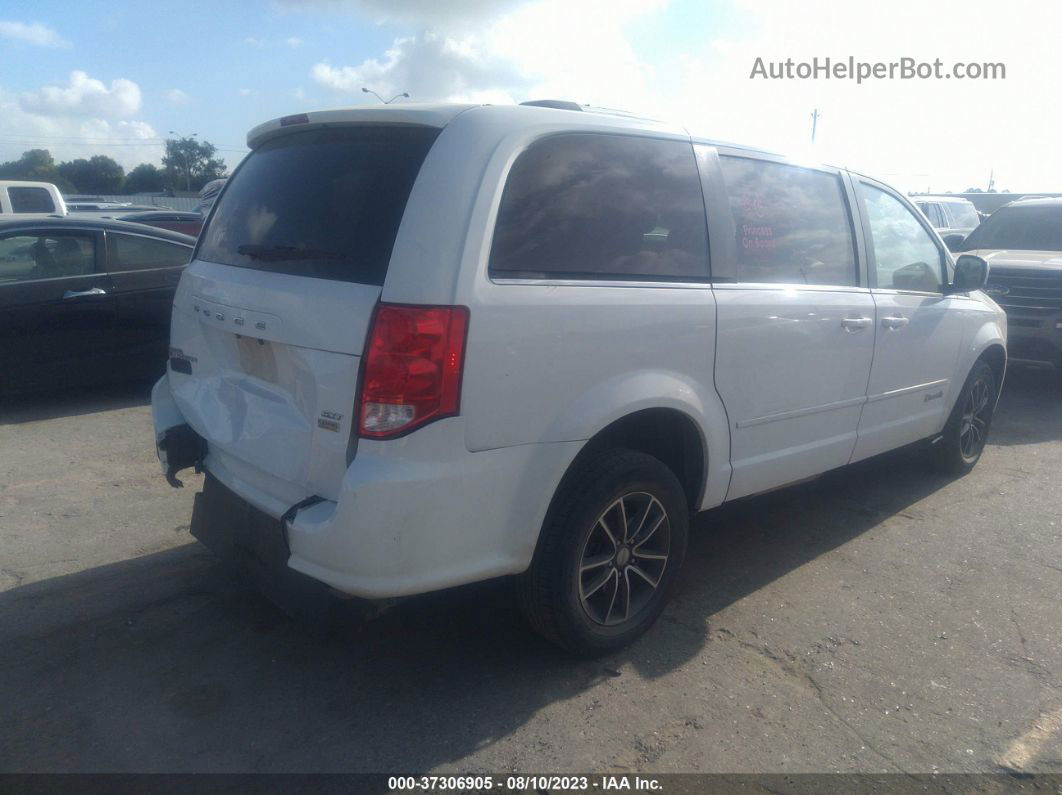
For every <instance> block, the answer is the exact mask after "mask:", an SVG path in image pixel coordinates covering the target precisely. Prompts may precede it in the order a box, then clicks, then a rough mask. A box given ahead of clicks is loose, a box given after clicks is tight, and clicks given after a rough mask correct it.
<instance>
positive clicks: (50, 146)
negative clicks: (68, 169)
mask: <svg viewBox="0 0 1062 795" xmlns="http://www.w3.org/2000/svg"><path fill="white" fill-rule="evenodd" d="M27 149H47V150H49V151H50V152H51V153H52V156H53V157H54V158H55V159H56V161H61V160H73V159H75V158H78V157H85V158H88V157H92V156H93V155H98V154H105V155H108V156H109V157H113V158H114V159H115V160H117V161H118V162H119V163H121V164H122V166H123V167H125V169H126V170H129V169H130V168H132V167H134V166H136V165H137V164H138V163H158V162H159V161H160V160H161V158H162V154H163V152H164V146H163V144H162V143H161V140H160V139H159V136H158V133H157V132H156V131H155V129H154V128H153V127H152V126H151V125H150V124H148V123H147V122H145V121H141V120H136V119H121V120H118V121H114V120H108V119H102V118H97V117H82V118H78V117H73V116H53V115H43V114H37V113H30V112H28V111H27V110H26V109H25V107H24V106H23V104H22V102H21V99H20V98H19V97H17V96H15V95H14V94H10V93H7V92H5V91H3V89H0V161H6V160H15V159H17V158H18V157H19V156H20V155H21V154H22V153H23V152H24V151H26V150H27Z"/></svg>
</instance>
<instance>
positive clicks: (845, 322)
mask: <svg viewBox="0 0 1062 795" xmlns="http://www.w3.org/2000/svg"><path fill="white" fill-rule="evenodd" d="M872 322H873V321H871V319H870V318H869V317H843V318H841V325H842V326H844V327H845V328H846V329H847V330H848V331H859V330H860V329H864V328H869V327H870V324H871V323H872Z"/></svg>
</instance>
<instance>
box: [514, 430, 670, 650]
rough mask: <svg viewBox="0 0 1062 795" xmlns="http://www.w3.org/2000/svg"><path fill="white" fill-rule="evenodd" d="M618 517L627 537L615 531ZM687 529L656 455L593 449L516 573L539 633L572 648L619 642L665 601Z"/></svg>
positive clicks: (610, 646) (639, 629)
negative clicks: (527, 560) (528, 559)
mask: <svg viewBox="0 0 1062 795" xmlns="http://www.w3.org/2000/svg"><path fill="white" fill-rule="evenodd" d="M643 510H644V512H643ZM627 513H629V514H630V516H629V518H627V519H626V520H624V516H625V514H627ZM661 514H662V518H661ZM639 519H640V520H641V522H640V524H639ZM621 525H623V526H625V527H626V528H627V529H626V532H627V533H628V534H629V535H630V536H631V538H629V539H623V540H622V541H619V540H618V537H619V535H620V527H621ZM688 528H689V510H688V508H687V506H686V495H685V493H684V492H683V489H682V485H681V484H680V483H679V481H678V478H676V477H675V474H674V473H673V472H672V471H671V470H670V469H668V467H666V466H665V465H664V464H663V463H661V462H660V461H659V460H657V459H656V458H653V457H652V456H649V455H646V454H644V453H639V452H635V451H633V450H625V449H611V450H604V451H601V452H599V453H597V454H594V455H592V456H591V457H589V458H587V460H585V461H584V462H582V463H581V464H579V465H578V468H577V469H575V470H574V471H572V472H570V473H569V474H568V475H567V476H566V477H565V479H564V481H563V482H562V484H561V487H560V489H559V490H558V492H557V494H556V496H555V498H554V500H553V503H552V505H551V506H550V510H549V513H548V514H547V517H546V521H545V523H544V525H543V527H542V534H541V536H540V537H539V541H538V547H537V549H536V551H535V557H534V560H533V561H532V563H531V567H530V568H529V569H528V570H527V572H525V573H524V574H522V575H521V576H520V578H519V581H518V586H517V590H518V594H519V597H520V605H521V607H522V609H523V612H524V614H525V615H526V616H527V618H528V620H529V621H530V622H531V624H532V626H533V627H534V628H535V629H536V630H537V631H538V632H539V633H540V634H542V635H543V636H544V637H546V638H547V639H548V640H550V641H552V642H553V643H556V644H557V645H558V646H560V647H561V648H564V649H566V650H568V651H570V652H572V653H573V654H577V655H579V656H585V657H593V656H597V655H600V654H607V653H608V652H611V651H615V650H617V649H620V648H622V647H624V646H626V645H627V644H629V643H631V642H632V641H633V640H634V639H635V638H637V637H638V636H639V635H641V634H642V633H643V632H645V631H646V630H647V629H649V627H650V626H652V624H653V622H654V621H656V619H657V617H658V616H659V615H660V612H661V611H662V610H663V609H664V606H665V604H666V603H667V601H668V598H669V596H670V592H671V589H672V587H673V586H674V583H675V579H676V575H677V574H678V571H679V569H680V567H681V565H682V561H683V559H684V558H685V555H686V538H687V534H688ZM613 536H615V538H613ZM609 544H611V547H610V546H609ZM621 550H626V552H622V551H621ZM609 555H611V556H612V557H611V559H610V560H608V561H607V562H603V561H605V559H606V558H607V557H608V556H609ZM661 556H663V558H664V559H663V560H661V559H660V558H661ZM606 576H607V577H608V579H607V581H605V582H601V580H602V578H604V577H606ZM654 580H655V582H656V584H655V586H654V585H653V584H652V583H653V581H654ZM595 586H596V587H595ZM613 588H614V589H615V592H614V593H612V591H613ZM610 596H611V600H612V603H611V604H608V602H609V598H610ZM606 607H607V609H606ZM624 609H625V610H626V615H625V614H624V613H623V612H621V610H624Z"/></svg>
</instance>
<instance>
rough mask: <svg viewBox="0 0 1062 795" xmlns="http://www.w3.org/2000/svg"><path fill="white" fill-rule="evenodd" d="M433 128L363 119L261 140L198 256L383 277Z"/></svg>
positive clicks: (369, 280) (363, 279) (294, 270)
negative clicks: (366, 123)
mask: <svg viewBox="0 0 1062 795" xmlns="http://www.w3.org/2000/svg"><path fill="white" fill-rule="evenodd" d="M437 135H438V130H436V129H434V128H426V127H399V126H371V127H369V126H364V127H345V128H332V129H320V130H307V131H305V132H297V133H292V134H290V135H285V136H282V137H280V138H275V139H273V140H272V141H268V142H266V143H265V144H263V145H262V146H261V147H259V148H258V149H257V150H255V151H254V152H253V153H251V154H250V155H249V156H248V158H247V161H246V162H245V163H244V164H243V165H241V166H240V168H239V169H238V170H237V171H236V174H235V175H234V176H233V177H232V178H231V179H230V180H229V181H228V184H227V185H226V186H225V189H224V193H222V195H221V198H220V200H219V203H218V205H217V207H216V208H215V210H214V214H213V215H212V216H211V218H210V220H209V222H208V225H207V228H206V229H205V230H204V231H203V233H202V236H201V241H202V242H201V243H200V248H199V253H198V257H199V259H203V260H208V261H210V262H219V263H221V264H223V265H236V266H238V267H242V268H254V269H257V270H264V271H273V272H276V273H287V274H291V275H293V276H309V277H313V278H318V279H333V280H338V281H349V282H360V283H363V284H383V281H384V276H385V275H386V273H387V264H388V262H389V260H390V259H391V249H392V248H393V247H394V242H395V236H396V235H397V233H398V225H399V223H400V222H401V220H402V214H403V212H404V211H405V207H406V200H407V199H408V198H409V193H410V190H411V189H412V187H413V181H414V180H415V179H416V177H417V173H418V172H419V171H420V167H421V165H422V164H423V162H424V158H425V156H426V155H427V153H428V150H429V149H430V148H431V145H432V143H433V142H434V140H435V138H436V136H437Z"/></svg>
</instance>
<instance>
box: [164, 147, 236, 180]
mask: <svg viewBox="0 0 1062 795" xmlns="http://www.w3.org/2000/svg"><path fill="white" fill-rule="evenodd" d="M216 154H217V148H216V147H215V146H214V145H213V144H212V143H210V142H209V141H197V140H195V139H194V138H170V139H168V140H167V141H166V154H165V155H164V156H163V158H162V167H163V168H164V169H165V171H166V183H167V185H168V186H169V187H170V188H172V189H174V190H185V191H193V190H199V189H200V188H202V187H203V186H204V185H206V184H207V183H208V182H210V180H212V179H219V178H221V177H224V176H225V164H224V162H222V160H221V158H219V157H215V155H216Z"/></svg>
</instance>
